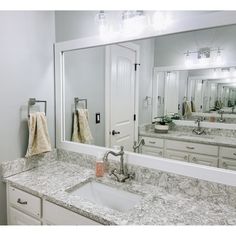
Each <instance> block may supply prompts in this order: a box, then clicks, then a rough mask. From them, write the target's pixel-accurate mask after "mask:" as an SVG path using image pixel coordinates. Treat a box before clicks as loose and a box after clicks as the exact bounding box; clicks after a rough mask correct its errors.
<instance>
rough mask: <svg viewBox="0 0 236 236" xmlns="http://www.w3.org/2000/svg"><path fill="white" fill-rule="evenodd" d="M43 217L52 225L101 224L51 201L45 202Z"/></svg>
mask: <svg viewBox="0 0 236 236" xmlns="http://www.w3.org/2000/svg"><path fill="white" fill-rule="evenodd" d="M43 218H44V220H45V222H46V224H50V225H100V224H99V223H98V222H96V221H94V220H91V219H89V218H87V217H84V216H82V215H79V214H77V213H75V212H72V211H70V210H68V209H65V208H63V207H61V206H58V205H56V204H54V203H51V202H49V201H44V202H43Z"/></svg>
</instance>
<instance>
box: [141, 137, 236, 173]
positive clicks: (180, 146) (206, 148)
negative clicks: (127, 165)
mask: <svg viewBox="0 0 236 236" xmlns="http://www.w3.org/2000/svg"><path fill="white" fill-rule="evenodd" d="M141 138H143V139H144V141H145V145H144V146H143V147H142V153H143V154H147V155H151V156H158V157H161V156H162V157H165V158H169V159H172V160H178V161H185V162H191V163H196V164H199V165H207V166H213V167H218V166H219V154H218V153H219V147H218V146H215V145H207V144H201V143H193V142H184V141H177V140H169V139H160V138H154V137H141ZM222 150H223V152H224V153H227V155H223V156H226V157H232V156H234V157H235V163H232V160H231V162H229V160H226V159H224V162H220V163H221V165H223V164H224V166H225V168H226V165H227V168H231V169H232V168H235V169H236V149H234V150H228V149H227V150H226V149H225V148H224V149H222Z"/></svg>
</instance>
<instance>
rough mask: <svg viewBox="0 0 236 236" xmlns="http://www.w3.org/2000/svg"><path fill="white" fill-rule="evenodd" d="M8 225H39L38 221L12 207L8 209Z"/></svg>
mask: <svg viewBox="0 0 236 236" xmlns="http://www.w3.org/2000/svg"><path fill="white" fill-rule="evenodd" d="M8 224H9V225H41V222H40V221H39V220H36V219H34V218H33V217H30V216H28V215H26V214H24V213H23V212H21V211H18V210H17V209H15V208H13V207H9V222H8Z"/></svg>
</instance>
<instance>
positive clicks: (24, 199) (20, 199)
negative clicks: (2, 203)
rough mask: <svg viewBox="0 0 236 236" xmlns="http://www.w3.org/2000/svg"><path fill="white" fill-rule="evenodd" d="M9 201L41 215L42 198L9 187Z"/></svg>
mask: <svg viewBox="0 0 236 236" xmlns="http://www.w3.org/2000/svg"><path fill="white" fill-rule="evenodd" d="M8 194H9V203H10V204H11V205H13V206H15V207H17V208H19V209H22V210H24V211H25V212H27V213H29V214H31V215H34V216H37V217H41V199H40V198H39V197H36V196H34V195H32V194H29V193H26V192H24V191H22V190H19V189H17V188H15V187H12V186H9V187H8Z"/></svg>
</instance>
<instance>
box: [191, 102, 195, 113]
mask: <svg viewBox="0 0 236 236" xmlns="http://www.w3.org/2000/svg"><path fill="white" fill-rule="evenodd" d="M191 110H192V112H196V107H195V103H194V101H191Z"/></svg>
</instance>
